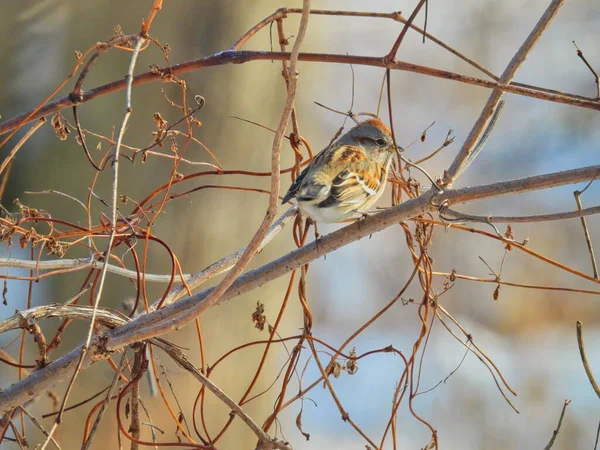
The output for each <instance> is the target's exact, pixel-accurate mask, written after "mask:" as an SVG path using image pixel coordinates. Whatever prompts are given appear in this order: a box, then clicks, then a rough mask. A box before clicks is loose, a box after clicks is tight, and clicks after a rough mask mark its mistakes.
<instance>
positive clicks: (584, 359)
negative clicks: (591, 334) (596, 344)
mask: <svg viewBox="0 0 600 450" xmlns="http://www.w3.org/2000/svg"><path fill="white" fill-rule="evenodd" d="M575 326H576V329H577V346H578V347H579V354H580V355H581V362H582V363H583V368H584V369H585V373H586V375H587V377H588V380H590V384H591V385H592V389H594V392H595V393H596V395H597V396H598V398H600V387H598V384H597V383H596V379H595V378H594V374H593V372H592V368H591V367H590V364H589V362H588V359H587V356H586V354H585V345H584V343H583V324H582V323H581V322H580V321H579V320H578V321H577V323H576V324H575Z"/></svg>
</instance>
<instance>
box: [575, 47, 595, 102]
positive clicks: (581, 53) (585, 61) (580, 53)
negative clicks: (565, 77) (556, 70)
mask: <svg viewBox="0 0 600 450" xmlns="http://www.w3.org/2000/svg"><path fill="white" fill-rule="evenodd" d="M573 45H574V46H575V48H576V49H577V56H579V58H581V60H582V61H583V63H584V64H585V65H586V66H587V68H588V69H590V72H592V75H593V76H594V81H595V82H596V89H598V95H597V97H596V98H599V99H600V76H598V72H596V70H595V69H594V68H593V67H592V65H591V64H590V63H589V62H588V60H587V59H586V58H585V56H583V52H582V51H581V49H580V48H579V47H577V44H576V43H575V41H573Z"/></svg>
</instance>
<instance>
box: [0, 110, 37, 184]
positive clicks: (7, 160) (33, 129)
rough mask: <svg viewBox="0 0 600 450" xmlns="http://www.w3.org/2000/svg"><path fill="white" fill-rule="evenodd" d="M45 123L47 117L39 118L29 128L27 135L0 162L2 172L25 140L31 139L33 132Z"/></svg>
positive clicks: (0, 171)
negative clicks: (0, 162)
mask: <svg viewBox="0 0 600 450" xmlns="http://www.w3.org/2000/svg"><path fill="white" fill-rule="evenodd" d="M45 123H46V118H45V117H41V118H40V119H39V120H38V122H37V123H35V124H34V125H33V126H32V127H31V128H29V130H27V133H25V135H24V136H23V137H22V138H21V139H19V142H17V143H16V145H15V146H14V147H13V149H12V150H11V151H10V153H9V154H8V155H7V156H6V158H4V160H3V161H2V164H0V174H1V173H2V172H4V170H5V169H6V166H8V164H9V163H10V162H11V161H12V160H13V158H14V157H15V155H16V154H17V152H18V151H19V149H20V148H21V147H23V144H25V142H27V141H28V140H29V138H30V137H31V136H32V135H33V133H35V132H36V131H37V130H38V129H39V128H40V127H41V126H42V125H44V124H45Z"/></svg>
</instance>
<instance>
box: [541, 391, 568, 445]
mask: <svg viewBox="0 0 600 450" xmlns="http://www.w3.org/2000/svg"><path fill="white" fill-rule="evenodd" d="M569 403H571V400H565V402H564V403H563V407H562V410H561V411H560V417H559V418H558V425H556V429H555V430H554V431H553V432H552V437H551V438H550V442H548V445H546V447H544V450H550V449H551V448H552V446H553V445H554V441H555V440H556V436H558V432H559V431H560V427H561V426H562V421H563V418H564V417H565V412H566V411H567V406H569Z"/></svg>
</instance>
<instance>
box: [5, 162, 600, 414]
mask: <svg viewBox="0 0 600 450" xmlns="http://www.w3.org/2000/svg"><path fill="white" fill-rule="evenodd" d="M598 171H600V165H597V166H588V167H583V168H580V169H573V170H567V171H563V172H555V173H551V174H545V175H538V176H533V177H528V178H522V179H518V180H511V181H503V182H499V183H494V184H490V185H485V186H475V187H469V188H463V189H458V190H449V191H446V192H444V193H441V194H438V193H437V192H435V191H432V192H428V193H426V194H423V195H421V196H420V197H417V198H415V199H412V200H408V201H406V202H404V203H402V204H400V205H398V206H395V207H392V208H389V209H387V210H384V211H382V212H380V213H378V214H375V215H373V216H370V217H368V218H366V219H363V220H359V221H357V222H355V223H352V224H350V225H348V226H345V227H344V228H341V229H339V230H337V231H335V232H333V233H330V234H328V235H327V236H323V237H321V238H320V239H319V241H318V242H313V243H311V244H308V245H306V246H304V247H301V248H299V249H297V250H294V251H293V252H290V253H288V254H287V255H285V256H282V257H281V258H279V259H276V260H274V261H272V262H270V263H267V264H265V265H263V266H261V267H259V268H257V269H254V270H251V271H250V272H248V273H247V274H245V275H243V276H241V277H239V278H238V279H237V280H236V281H235V282H234V283H233V284H232V285H231V287H230V288H229V289H228V290H227V291H226V292H225V294H224V295H223V296H222V297H221V298H220V299H219V302H224V301H227V300H230V299H232V298H233V297H236V296H239V295H241V294H244V293H246V292H248V291H251V290H253V289H255V288H257V287H260V286H262V285H264V284H265V283H267V282H269V281H272V280H274V279H276V278H278V277H280V276H283V275H285V274H286V273H288V272H290V271H292V270H294V269H297V268H299V267H301V266H302V265H304V264H308V263H310V262H311V261H314V260H315V259H317V258H320V257H321V256H323V255H326V254H327V253H331V252H332V251H334V250H336V249H338V248H340V247H343V246H345V245H348V244H350V243H352V242H354V241H357V240H359V239H361V238H363V237H366V236H368V235H370V234H373V233H376V232H378V231H381V230H384V229H386V228H389V227H390V226H392V225H395V224H397V223H398V222H401V221H405V220H408V219H410V218H413V217H417V216H419V215H422V214H424V213H426V212H435V211H436V209H437V206H436V204H437V205H439V204H441V203H442V202H444V201H445V200H447V201H448V202H449V203H450V204H452V203H466V202H470V201H474V200H480V199H483V198H493V197H501V196H505V195H511V194H516V193H520V192H525V191H533V190H539V189H546V188H550V187H556V186H562V185H567V184H573V183H580V182H584V181H587V180H591V179H593V178H595V177H596V176H597V173H598ZM434 201H435V203H434ZM599 283H600V281H599ZM212 291H213V290H212V289H207V290H204V291H202V292H199V293H197V294H195V295H192V296H190V297H187V298H184V299H182V300H180V301H178V302H175V303H173V304H171V305H169V306H166V307H165V308H162V309H159V310H157V311H154V312H151V313H148V314H144V315H141V316H139V317H138V318H137V319H135V320H133V321H131V322H128V323H125V324H123V325H121V326H119V327H117V328H115V329H113V330H110V331H108V332H107V333H105V334H104V335H102V336H98V337H95V339H94V340H93V342H92V345H91V346H90V351H89V352H88V354H87V355H86V357H85V358H84V359H83V361H82V364H81V370H84V369H85V368H87V367H89V365H91V364H92V363H93V362H95V361H98V360H102V359H104V358H106V357H107V356H108V354H109V352H113V351H117V350H119V349H121V348H123V347H125V346H126V345H129V344H131V343H133V342H138V341H142V340H145V339H148V338H151V337H154V336H156V335H158V334H159V333H165V332H167V331H170V330H176V329H178V328H180V326H181V324H183V323H187V322H188V321H189V320H190V316H191V314H190V311H191V310H195V311H202V310H203V309H204V306H203V305H205V301H206V299H207V298H208V297H209V295H210V294H211V292H212ZM102 313H103V311H102V310H98V317H97V319H98V320H101V318H102ZM193 317H195V316H192V318H193ZM8 320H11V319H8ZM5 322H6V321H4V322H0V332H2V331H3V330H5V329H6V328H5V327H4V325H5ZM17 323H18V322H17ZM81 351H82V348H81V347H78V348H75V349H74V350H72V351H70V352H69V353H67V354H66V355H64V356H63V357H61V358H59V359H57V360H55V361H53V362H51V363H50V364H48V365H47V366H46V367H44V368H43V369H40V370H37V371H35V372H33V373H32V374H31V375H30V376H29V377H27V378H25V379H24V380H22V381H19V382H17V383H14V384H13V385H11V386H9V387H7V388H6V389H4V390H3V391H2V392H0V414H4V413H5V412H6V411H9V410H11V409H12V408H14V407H16V406H19V405H22V404H23V403H25V402H26V401H27V400H29V399H31V398H33V397H34V396H35V395H37V393H38V392H40V391H42V390H46V389H50V388H51V387H53V386H55V385H56V384H57V383H59V382H61V381H64V380H66V379H68V378H69V377H70V376H71V375H72V373H73V370H74V369H75V366H76V364H77V361H78V360H79V358H80V357H81Z"/></svg>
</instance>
